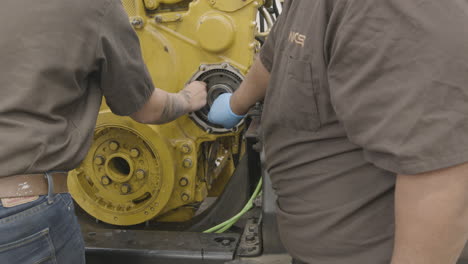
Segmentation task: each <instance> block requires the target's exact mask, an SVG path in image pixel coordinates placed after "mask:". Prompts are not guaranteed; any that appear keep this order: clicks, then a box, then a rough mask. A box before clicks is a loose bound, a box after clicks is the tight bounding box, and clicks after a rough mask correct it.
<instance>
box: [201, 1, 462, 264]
mask: <svg viewBox="0 0 468 264" xmlns="http://www.w3.org/2000/svg"><path fill="white" fill-rule="evenodd" d="M467 14H468V2H467V1H432V0H421V1H416V0H359V1H355V0H286V1H285V4H284V10H283V13H282V14H281V16H280V17H279V19H278V20H277V22H276V24H275V26H274V28H273V29H272V31H271V34H270V36H269V38H268V39H267V41H266V43H265V45H264V47H263V49H262V51H261V53H260V56H259V59H258V60H257V61H256V62H255V64H254V65H253V67H252V69H251V70H250V72H249V74H248V75H247V77H246V79H245V81H244V82H243V83H242V85H241V87H240V88H239V89H238V90H237V91H236V92H235V93H234V94H233V95H230V94H226V95H223V96H222V97H220V99H219V100H218V101H216V102H215V103H214V104H213V106H212V110H211V112H210V114H209V118H210V120H211V121H212V122H216V123H219V124H223V125H225V126H226V127H230V126H233V125H235V124H236V122H237V121H238V120H240V118H241V117H242V115H244V114H245V113H246V112H247V110H248V109H249V107H250V106H252V105H253V104H254V103H255V102H257V101H259V100H263V99H264V110H263V116H262V131H263V141H264V146H265V149H264V151H265V164H266V170H267V172H268V174H269V175H270V177H271V180H272V183H273V188H274V189H275V190H276V193H277V194H278V200H277V217H278V223H279V230H280V235H281V238H282V241H283V242H284V244H285V246H286V247H287V249H288V251H289V252H290V254H291V255H292V256H293V257H294V258H295V259H297V263H309V264H341V263H343V264H388V263H392V264H453V263H456V261H457V258H458V257H459V255H460V252H461V251H462V249H463V247H464V245H465V243H466V241H467V238H468V163H467V162H468V147H467V146H468V28H467V27H466V25H467V24H468V15H467Z"/></svg>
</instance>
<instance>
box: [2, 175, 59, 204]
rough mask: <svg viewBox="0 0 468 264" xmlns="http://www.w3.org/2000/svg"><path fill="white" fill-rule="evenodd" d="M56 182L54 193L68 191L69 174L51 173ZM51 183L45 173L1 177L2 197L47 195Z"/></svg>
mask: <svg viewBox="0 0 468 264" xmlns="http://www.w3.org/2000/svg"><path fill="white" fill-rule="evenodd" d="M49 174H50V175H51V176H52V179H53V182H54V193H67V192H68V188H67V175H68V173H64V172H54V173H49ZM48 187H49V184H48V182H47V177H46V176H45V175H44V174H24V175H14V176H8V177H0V198H13V197H25V196H37V195H47V194H48Z"/></svg>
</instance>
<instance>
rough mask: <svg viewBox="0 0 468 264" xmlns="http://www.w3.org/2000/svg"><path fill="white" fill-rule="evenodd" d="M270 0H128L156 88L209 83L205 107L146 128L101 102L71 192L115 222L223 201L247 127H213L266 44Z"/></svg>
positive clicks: (175, 215) (173, 215) (189, 212)
mask: <svg viewBox="0 0 468 264" xmlns="http://www.w3.org/2000/svg"><path fill="white" fill-rule="evenodd" d="M263 4H264V0H123V5H124V7H125V9H126V11H127V13H128V16H129V19H130V23H131V24H132V25H133V27H134V28H135V30H136V32H137V34H138V36H139V38H140V43H141V48H142V52H143V57H144V60H145V62H146V64H147V66H148V70H149V72H150V74H151V76H152V78H153V81H154V84H155V86H156V87H158V88H160V89H163V90H166V91H168V92H178V91H180V90H182V89H183V87H184V86H185V85H186V84H187V83H189V82H190V81H194V80H200V81H204V82H206V83H207V86H208V94H209V98H208V104H207V106H205V107H204V108H203V109H202V110H200V111H198V112H194V113H191V114H189V115H186V116H183V117H181V118H179V119H177V120H176V121H173V122H171V123H168V124H165V125H157V126H156V125H143V124H139V123H137V122H135V121H133V120H132V119H130V118H128V117H118V116H116V115H114V114H112V113H111V111H110V110H109V108H108V107H107V106H106V104H105V102H103V105H102V107H101V110H100V113H99V117H98V121H97V125H96V130H95V135H94V142H93V144H92V147H91V149H90V151H89V153H88V155H87V157H86V158H85V160H84V161H83V162H82V164H81V165H80V166H79V167H78V168H76V169H75V170H74V171H72V172H71V173H70V177H69V182H68V185H69V189H70V192H71V194H72V195H73V197H74V199H75V201H76V202H77V203H78V205H79V206H80V207H81V208H83V209H84V210H85V211H86V212H87V213H88V214H90V215H91V216H93V217H95V218H96V219H98V220H101V221H103V222H106V223H109V224H113V225H136V224H140V223H144V222H147V221H150V220H154V221H161V222H184V221H187V220H190V219H191V218H192V217H193V216H194V215H195V213H196V211H197V209H198V207H199V206H200V204H201V203H202V202H203V201H204V200H205V199H206V198H207V197H208V196H212V197H217V196H219V195H220V193H221V192H222V191H223V189H224V186H225V185H226V183H227V182H228V181H229V179H230V177H231V175H232V174H233V172H234V170H235V168H236V164H237V161H238V160H239V158H240V157H241V156H242V154H243V150H244V149H243V141H242V137H241V134H240V133H241V130H242V127H243V124H240V125H238V126H237V127H236V128H234V129H230V130H227V129H224V128H222V127H219V126H217V125H214V124H211V123H210V122H209V121H208V119H207V114H208V111H209V109H210V106H211V104H212V103H213V101H214V100H215V99H216V98H217V96H219V95H220V94H222V93H226V92H233V91H235V90H236V89H237V88H238V86H239V84H240V83H241V82H242V79H243V76H244V74H245V73H246V72H247V70H248V69H249V67H250V66H251V64H252V62H253V59H254V55H255V53H256V52H257V51H258V49H259V43H258V42H257V41H256V40H255V36H256V35H259V34H258V32H257V23H256V18H257V12H258V9H259V8H260V7H261V6H262V5H263Z"/></svg>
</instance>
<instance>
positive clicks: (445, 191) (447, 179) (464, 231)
mask: <svg viewBox="0 0 468 264" xmlns="http://www.w3.org/2000/svg"><path fill="white" fill-rule="evenodd" d="M467 189H468V164H463V165H459V166H456V167H452V168H448V169H443V170H439V171H434V172H430V173H423V174H419V175H398V179H397V187H396V193H395V195H396V197H395V213H396V235H395V249H394V254H393V259H392V264H441V263H444V264H455V263H456V262H457V259H458V257H459V255H460V254H461V251H462V250H463V247H464V246H465V243H466V241H467V239H468V192H467Z"/></svg>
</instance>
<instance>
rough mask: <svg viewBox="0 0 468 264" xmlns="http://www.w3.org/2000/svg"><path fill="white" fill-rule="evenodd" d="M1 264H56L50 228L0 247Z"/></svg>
mask: <svg viewBox="0 0 468 264" xmlns="http://www.w3.org/2000/svg"><path fill="white" fill-rule="evenodd" d="M0 263H9V264H56V263H57V262H56V260H55V249H54V246H53V244H52V240H51V239H50V236H49V228H46V229H44V230H42V231H40V232H37V233H35V234H33V235H30V236H27V237H24V238H21V239H18V240H15V241H11V242H8V243H4V244H2V245H0Z"/></svg>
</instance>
